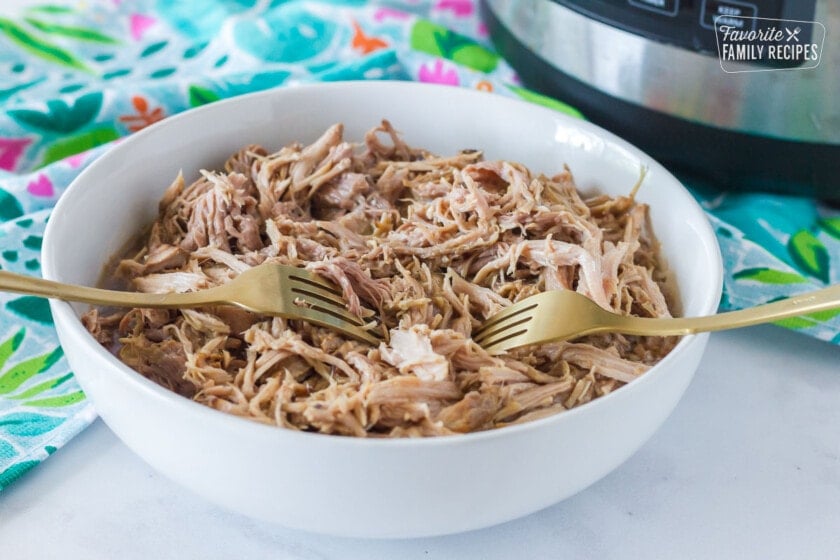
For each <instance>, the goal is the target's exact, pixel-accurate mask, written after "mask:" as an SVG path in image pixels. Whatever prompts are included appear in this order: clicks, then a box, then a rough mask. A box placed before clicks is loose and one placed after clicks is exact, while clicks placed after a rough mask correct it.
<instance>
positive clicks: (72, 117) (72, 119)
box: [8, 92, 102, 134]
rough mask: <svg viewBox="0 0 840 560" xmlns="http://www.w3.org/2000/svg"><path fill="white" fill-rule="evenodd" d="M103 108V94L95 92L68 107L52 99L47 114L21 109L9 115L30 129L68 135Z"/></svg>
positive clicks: (87, 122) (59, 100) (48, 104)
mask: <svg viewBox="0 0 840 560" xmlns="http://www.w3.org/2000/svg"><path fill="white" fill-rule="evenodd" d="M101 107H102V93H100V92H94V93H88V94H86V95H82V96H81V97H79V98H78V99H76V101H75V102H74V103H73V105H67V103H65V102H64V101H63V100H61V99H52V100H50V101H47V111H46V112H41V111H34V110H31V109H19V110H13V111H9V112H8V115H9V116H10V117H12V118H13V119H15V120H16V121H17V122H18V123H19V124H21V125H22V126H25V127H27V128H30V129H36V130H37V129H40V130H42V131H45V132H55V133H62V134H68V133H71V132H75V131H77V130H79V129H81V128H82V127H84V126H86V125H87V124H89V123H90V122H91V121H92V120H93V119H94V118H95V117H96V115H97V114H98V113H99V110H100V108H101Z"/></svg>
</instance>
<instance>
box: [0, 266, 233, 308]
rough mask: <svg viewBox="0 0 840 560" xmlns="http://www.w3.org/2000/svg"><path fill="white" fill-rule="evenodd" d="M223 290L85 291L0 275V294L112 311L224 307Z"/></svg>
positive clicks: (1, 273) (78, 288) (98, 289)
mask: <svg viewBox="0 0 840 560" xmlns="http://www.w3.org/2000/svg"><path fill="white" fill-rule="evenodd" d="M223 287H224V286H218V287H215V288H210V289H208V290H201V291H198V292H188V293H183V294H179V293H168V294H148V293H141V292H123V291H119V290H103V289H101V288H89V287H87V286H77V285H75V284H64V283H62V282H54V281H53V280H44V279H43V278H35V277H34V276H25V275H23V274H13V273H11V272H6V271H0V291H4V292H15V293H18V294H28V295H33V296H40V297H46V298H55V299H60V300H64V301H80V302H83V303H92V304H95V305H111V306H114V307H144V308H148V307H162V308H168V307H197V306H199V305H213V304H219V303H225V302H226V301H227V298H225V292H224V291H223Z"/></svg>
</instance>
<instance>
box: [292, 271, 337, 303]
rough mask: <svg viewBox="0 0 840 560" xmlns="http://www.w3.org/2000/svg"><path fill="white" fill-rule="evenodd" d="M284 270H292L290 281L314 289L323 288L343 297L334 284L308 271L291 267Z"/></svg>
mask: <svg viewBox="0 0 840 560" xmlns="http://www.w3.org/2000/svg"><path fill="white" fill-rule="evenodd" d="M284 268H289V269H291V270H289V271H288V276H289V279H290V280H296V281H298V282H301V283H303V284H308V285H310V286H312V287H314V288H321V289H323V290H326V291H327V292H329V293H331V294H333V295H335V296H339V297H342V296H343V292H342V291H341V288H339V287H338V286H336V285H335V284H333V283H332V282H328V281H327V280H324V279H322V278H321V277H320V276H318V275H316V274H313V273H311V272H309V271H307V270H301V269H299V268H294V267H291V266H287V267H284Z"/></svg>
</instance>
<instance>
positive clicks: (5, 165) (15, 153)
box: [0, 138, 32, 171]
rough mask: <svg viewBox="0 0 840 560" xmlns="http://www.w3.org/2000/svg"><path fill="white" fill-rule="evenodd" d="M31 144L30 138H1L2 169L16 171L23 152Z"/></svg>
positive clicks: (0, 163)
mask: <svg viewBox="0 0 840 560" xmlns="http://www.w3.org/2000/svg"><path fill="white" fill-rule="evenodd" d="M31 143H32V140H30V139H29V138H0V169H5V170H6V171H14V170H15V168H16V167H17V163H18V160H19V159H20V156H22V155H23V151H24V150H25V149H26V147H27V146H28V145H29V144H31Z"/></svg>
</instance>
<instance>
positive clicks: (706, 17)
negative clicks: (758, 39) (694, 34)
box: [700, 0, 758, 30]
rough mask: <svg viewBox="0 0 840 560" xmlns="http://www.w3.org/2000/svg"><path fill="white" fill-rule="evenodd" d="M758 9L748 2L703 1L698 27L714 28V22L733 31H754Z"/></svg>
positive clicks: (733, 0)
mask: <svg viewBox="0 0 840 560" xmlns="http://www.w3.org/2000/svg"><path fill="white" fill-rule="evenodd" d="M757 16H758V7H757V6H756V5H755V4H751V3H749V2H736V1H735V0H704V1H703V9H702V10H701V11H700V25H702V26H703V27H706V28H708V29H714V28H715V20H717V22H718V24H719V25H728V26H729V27H732V28H734V29H744V30H748V29H754V28H755V19H745V18H755V17H757Z"/></svg>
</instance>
